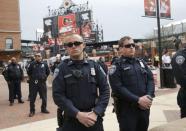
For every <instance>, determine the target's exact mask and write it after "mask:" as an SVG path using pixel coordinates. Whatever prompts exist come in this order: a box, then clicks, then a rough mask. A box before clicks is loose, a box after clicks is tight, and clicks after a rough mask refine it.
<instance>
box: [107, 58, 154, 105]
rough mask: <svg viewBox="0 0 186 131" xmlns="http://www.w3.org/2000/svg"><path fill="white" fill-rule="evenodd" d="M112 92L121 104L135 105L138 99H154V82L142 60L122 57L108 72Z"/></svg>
mask: <svg viewBox="0 0 186 131" xmlns="http://www.w3.org/2000/svg"><path fill="white" fill-rule="evenodd" d="M109 80H110V85H111V88H112V92H113V93H115V94H117V95H118V96H119V98H120V99H122V100H123V102H126V103H135V104H137V102H138V100H139V97H141V96H144V95H150V96H151V97H154V80H153V75H152V72H151V71H150V69H149V68H148V67H147V65H146V64H145V62H143V60H140V59H138V58H128V57H124V56H122V57H121V58H119V59H118V60H116V61H115V62H114V63H113V65H112V66H111V68H110V70H109Z"/></svg>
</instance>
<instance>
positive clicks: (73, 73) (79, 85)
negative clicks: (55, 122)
mask: <svg viewBox="0 0 186 131" xmlns="http://www.w3.org/2000/svg"><path fill="white" fill-rule="evenodd" d="M54 77H55V78H54V80H53V86H52V87H53V88H52V89H53V99H54V102H55V104H56V105H57V106H58V107H59V108H61V109H64V111H65V114H66V115H67V116H69V117H74V118H75V117H76V114H77V112H78V111H85V112H88V111H91V110H93V111H94V112H95V113H96V114H98V115H99V116H103V114H104V112H105V109H106V107H107V104H108V101H109V96H110V93H109V86H108V82H107V79H106V76H105V75H104V73H103V72H102V71H101V70H100V66H99V65H98V64H97V63H96V62H94V61H92V60H83V61H72V60H70V59H67V60H64V61H63V62H62V63H61V64H60V65H59V66H58V68H57V69H56V70H55V72H54ZM98 90H99V95H98V92H97V91H98Z"/></svg>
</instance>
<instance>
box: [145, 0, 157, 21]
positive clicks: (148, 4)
mask: <svg viewBox="0 0 186 131" xmlns="http://www.w3.org/2000/svg"><path fill="white" fill-rule="evenodd" d="M144 9H145V16H154V17H155V16H156V0H144Z"/></svg>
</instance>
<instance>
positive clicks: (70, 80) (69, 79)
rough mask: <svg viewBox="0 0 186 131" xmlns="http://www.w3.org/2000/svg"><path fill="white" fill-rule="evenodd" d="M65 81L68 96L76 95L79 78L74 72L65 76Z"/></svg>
mask: <svg viewBox="0 0 186 131" xmlns="http://www.w3.org/2000/svg"><path fill="white" fill-rule="evenodd" d="M64 79H65V83H66V95H67V97H73V96H76V93H77V92H78V89H77V88H78V85H77V84H78V82H77V79H76V78H74V77H73V76H72V74H69V75H66V76H64Z"/></svg>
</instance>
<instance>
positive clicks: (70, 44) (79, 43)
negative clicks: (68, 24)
mask: <svg viewBox="0 0 186 131" xmlns="http://www.w3.org/2000/svg"><path fill="white" fill-rule="evenodd" d="M82 43H83V42H80V41H74V42H68V43H65V44H64V45H65V46H67V47H73V45H74V46H80V45H81V44H82Z"/></svg>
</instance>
